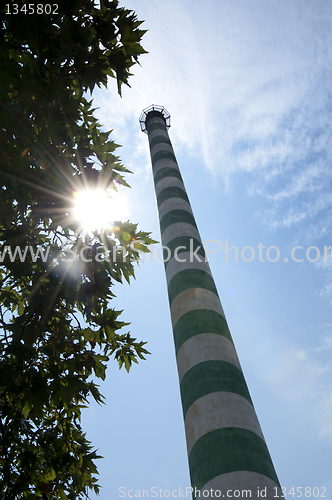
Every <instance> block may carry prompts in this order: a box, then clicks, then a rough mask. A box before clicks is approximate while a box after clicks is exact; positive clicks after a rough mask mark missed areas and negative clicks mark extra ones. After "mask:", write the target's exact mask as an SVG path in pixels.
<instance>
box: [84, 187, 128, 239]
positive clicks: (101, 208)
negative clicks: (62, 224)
mask: <svg viewBox="0 0 332 500" xmlns="http://www.w3.org/2000/svg"><path fill="white" fill-rule="evenodd" d="M128 216H129V207H128V199H127V198H126V197H125V196H124V195H122V194H120V193H119V192H117V191H114V190H103V189H85V190H82V191H77V192H76V193H75V204H74V217H75V219H76V220H77V221H78V222H79V223H80V226H81V229H82V230H83V231H95V230H98V231H101V230H103V229H106V228H107V227H110V226H111V225H112V223H113V222H114V221H117V220H124V219H126V218H128Z"/></svg>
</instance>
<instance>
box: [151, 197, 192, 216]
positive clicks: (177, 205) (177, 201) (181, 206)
mask: <svg viewBox="0 0 332 500" xmlns="http://www.w3.org/2000/svg"><path fill="white" fill-rule="evenodd" d="M172 210H185V211H186V212H189V213H190V214H191V215H192V216H193V212H192V210H191V206H190V205H189V203H188V202H187V201H186V200H183V199H182V198H168V199H167V200H165V201H163V202H162V204H161V205H160V207H159V220H161V219H162V218H163V217H164V215H166V214H167V213H168V212H171V211H172Z"/></svg>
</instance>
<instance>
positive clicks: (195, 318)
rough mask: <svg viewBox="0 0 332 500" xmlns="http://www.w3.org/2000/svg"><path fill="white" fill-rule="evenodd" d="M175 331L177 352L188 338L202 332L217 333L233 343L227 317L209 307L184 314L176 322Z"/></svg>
mask: <svg viewBox="0 0 332 500" xmlns="http://www.w3.org/2000/svg"><path fill="white" fill-rule="evenodd" d="M173 332H174V343H175V351H176V353H177V352H178V350H179V349H180V347H181V346H182V344H184V342H185V341H186V340H188V339H190V338H191V337H194V336H195V335H199V334H200V333H216V334H217V335H222V336H223V337H226V339H228V340H230V341H231V342H232V343H233V339H232V336H231V332H230V331H229V328H228V325H227V322H226V320H225V318H224V317H223V316H221V314H219V313H217V312H215V311H210V310H208V309H197V310H196V311H190V312H188V313H186V314H184V315H183V316H181V318H180V319H179V320H178V321H177V322H176V325H175V327H174V329H173Z"/></svg>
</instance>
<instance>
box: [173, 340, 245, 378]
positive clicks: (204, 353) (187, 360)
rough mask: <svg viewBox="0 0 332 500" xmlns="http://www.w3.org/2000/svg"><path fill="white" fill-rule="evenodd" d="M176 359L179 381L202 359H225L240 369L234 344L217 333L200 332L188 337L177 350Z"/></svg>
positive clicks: (201, 361) (202, 360)
mask: <svg viewBox="0 0 332 500" xmlns="http://www.w3.org/2000/svg"><path fill="white" fill-rule="evenodd" d="M176 361H177V365H178V372H179V380H180V383H181V380H182V378H183V377H184V375H185V374H186V373H187V371H188V370H190V369H191V368H193V366H196V365H198V364H199V363H203V362H204V361H226V362H227V363H231V364H232V365H234V366H236V367H237V368H238V369H239V370H241V365H240V361H239V358H238V356H237V353H236V350H235V347H234V345H233V344H232V342H231V341H230V340H229V339H227V338H226V337H224V336H223V335H218V334H217V333H200V334H198V335H194V336H193V337H190V338H189V339H188V340H186V341H185V342H184V343H183V344H182V346H181V347H180V349H179V350H178V354H177V357H176ZM241 371H242V370H241Z"/></svg>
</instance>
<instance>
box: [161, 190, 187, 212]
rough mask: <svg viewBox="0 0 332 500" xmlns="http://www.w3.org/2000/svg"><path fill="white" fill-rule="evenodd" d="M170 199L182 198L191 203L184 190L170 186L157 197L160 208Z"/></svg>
mask: <svg viewBox="0 0 332 500" xmlns="http://www.w3.org/2000/svg"><path fill="white" fill-rule="evenodd" d="M169 198H182V200H186V201H187V202H188V203H189V199H188V196H187V193H186V192H185V191H184V190H183V189H181V188H179V187H177V186H170V187H168V188H165V189H163V190H162V191H160V193H159V194H158V196H157V203H158V207H160V205H161V204H162V203H163V202H164V201H165V200H168V199H169Z"/></svg>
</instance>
